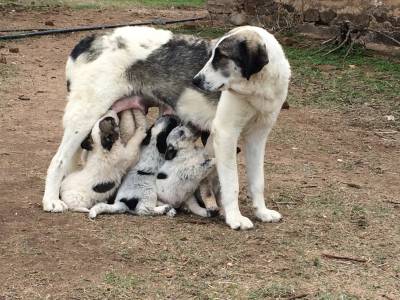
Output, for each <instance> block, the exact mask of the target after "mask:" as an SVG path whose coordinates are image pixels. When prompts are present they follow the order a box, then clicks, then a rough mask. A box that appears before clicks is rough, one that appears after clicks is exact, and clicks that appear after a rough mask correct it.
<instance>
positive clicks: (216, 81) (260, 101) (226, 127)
mask: <svg viewBox="0 0 400 300" xmlns="http://www.w3.org/2000/svg"><path fill="white" fill-rule="evenodd" d="M245 30H249V31H253V32H256V33H257V34H259V36H261V38H262V41H263V42H264V43H265V46H266V50H267V53H268V58H269V63H268V64H267V65H265V66H264V68H263V69H262V70H261V71H260V72H258V73H256V74H254V75H252V76H251V77H250V80H246V79H245V78H243V77H240V78H239V76H237V75H236V76H234V77H233V78H228V79H224V80H221V76H219V75H215V74H213V73H215V71H214V70H213V68H212V67H211V61H212V58H213V55H214V53H215V48H214V49H213V52H212V55H211V58H210V60H209V61H208V62H207V64H206V65H205V66H204V68H203V69H202V70H201V71H200V72H199V73H198V75H196V76H199V75H201V76H204V77H205V78H206V82H208V83H209V85H208V87H209V89H210V90H213V89H215V88H218V87H219V86H221V85H222V84H223V85H224V86H223V91H222V95H221V99H220V102H219V104H218V107H217V112H216V115H215V118H214V121H213V126H212V132H213V135H214V151H215V156H216V158H217V170H218V175H219V179H220V183H221V204H222V207H223V209H224V214H225V219H226V223H227V224H228V225H229V226H230V227H231V228H233V229H237V228H240V229H249V228H252V227H253V223H252V222H251V221H250V220H249V219H248V218H246V217H245V216H243V215H242V214H241V212H240V210H239V204H238V194H239V181H238V173H237V161H236V146H237V142H238V139H239V137H240V136H243V138H244V141H245V152H246V168H247V176H248V184H249V190H250V196H251V198H252V199H253V207H254V208H255V214H256V217H257V218H258V219H260V220H261V221H264V222H277V221H279V220H280V219H281V215H280V214H279V213H278V212H276V211H273V210H270V209H267V207H266V205H265V200H264V168H263V164H264V152H265V145H266V141H267V137H268V134H269V132H270V131H271V128H272V127H273V125H274V124H275V122H276V119H277V117H278V114H279V111H280V109H281V106H282V104H283V102H284V101H285V99H286V96H287V92H288V85H289V80H290V74H291V72H290V66H289V63H288V61H287V59H286V57H285V54H284V52H283V50H282V47H281V46H280V44H279V43H278V41H277V40H276V39H275V38H274V36H273V35H271V34H269V33H268V32H267V31H265V30H264V29H262V28H258V27H253V26H245V27H241V28H239V29H235V30H233V31H232V32H231V33H229V34H228V35H227V36H234V35H235V34H237V33H243V32H244V31H245ZM227 36H225V37H223V38H222V39H221V40H220V41H219V42H217V43H216V47H217V46H218V45H219V43H220V42H221V41H222V40H223V39H225V38H226V37H227Z"/></svg>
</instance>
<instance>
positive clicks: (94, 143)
mask: <svg viewBox="0 0 400 300" xmlns="http://www.w3.org/2000/svg"><path fill="white" fill-rule="evenodd" d="M134 116H135V121H136V125H137V126H136V131H135V133H134V134H133V131H134V130H135V125H134V122H133V116H132V113H131V112H130V111H124V112H123V113H122V116H121V125H122V123H124V128H127V129H129V131H130V132H125V130H124V134H125V135H127V136H129V135H133V136H132V137H131V138H130V139H129V140H128V141H127V143H126V145H124V144H123V143H122V139H121V134H120V126H119V125H120V124H119V123H120V120H119V119H118V116H117V114H116V113H115V112H114V111H109V112H108V113H107V114H106V115H105V116H103V117H102V118H101V119H100V120H98V121H97V123H96V124H95V125H94V127H93V129H92V131H91V133H90V136H88V138H87V139H85V140H84V142H83V143H82V148H85V149H86V150H88V152H87V157H86V162H85V165H84V166H83V168H82V169H81V170H76V171H74V172H72V173H70V174H69V175H67V177H66V178H65V179H64V180H63V181H62V184H61V190H60V196H61V199H62V200H63V201H64V202H65V203H66V205H67V206H68V209H69V210H72V211H76V212H89V209H90V208H91V207H92V206H93V205H95V204H96V203H99V202H105V201H107V199H109V198H110V197H111V196H112V195H113V194H114V193H115V191H116V190H117V188H118V186H119V185H120V183H121V179H122V177H123V175H124V174H125V173H126V171H127V169H128V168H129V167H130V166H131V165H132V164H136V162H137V161H138V160H139V150H140V144H141V142H142V140H143V139H144V137H145V136H146V119H145V116H144V115H143V113H141V112H139V111H135V112H134Z"/></svg>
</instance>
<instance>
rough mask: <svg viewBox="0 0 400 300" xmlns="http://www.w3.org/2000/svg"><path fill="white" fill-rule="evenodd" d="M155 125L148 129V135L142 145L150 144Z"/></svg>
mask: <svg viewBox="0 0 400 300" xmlns="http://www.w3.org/2000/svg"><path fill="white" fill-rule="evenodd" d="M153 127H154V125H152V126H151V127H150V128H149V129H147V132H146V137H145V138H144V139H143V141H142V146H147V145H148V144H150V140H151V130H152V129H153Z"/></svg>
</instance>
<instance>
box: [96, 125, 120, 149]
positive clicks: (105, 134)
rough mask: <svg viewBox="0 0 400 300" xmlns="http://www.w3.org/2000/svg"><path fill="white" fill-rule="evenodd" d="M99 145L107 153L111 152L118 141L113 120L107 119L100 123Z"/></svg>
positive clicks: (117, 133) (116, 126)
mask: <svg viewBox="0 0 400 300" xmlns="http://www.w3.org/2000/svg"><path fill="white" fill-rule="evenodd" d="M99 129H100V136H101V137H100V138H101V145H102V146H103V148H104V149H107V150H108V151H110V150H111V148H112V146H113V145H114V143H115V142H116V141H117V140H118V139H119V132H118V125H117V123H116V122H115V120H114V118H112V117H107V118H104V119H103V120H101V121H100V124H99Z"/></svg>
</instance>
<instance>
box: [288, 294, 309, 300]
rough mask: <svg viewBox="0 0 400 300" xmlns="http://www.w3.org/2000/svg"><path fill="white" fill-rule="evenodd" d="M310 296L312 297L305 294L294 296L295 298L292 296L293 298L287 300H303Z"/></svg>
mask: <svg viewBox="0 0 400 300" xmlns="http://www.w3.org/2000/svg"><path fill="white" fill-rule="evenodd" d="M308 295H310V294H306V293H304V294H300V295H294V296H291V297H289V298H286V299H288V300H294V299H301V298H305V297H307V296H308Z"/></svg>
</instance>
